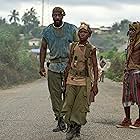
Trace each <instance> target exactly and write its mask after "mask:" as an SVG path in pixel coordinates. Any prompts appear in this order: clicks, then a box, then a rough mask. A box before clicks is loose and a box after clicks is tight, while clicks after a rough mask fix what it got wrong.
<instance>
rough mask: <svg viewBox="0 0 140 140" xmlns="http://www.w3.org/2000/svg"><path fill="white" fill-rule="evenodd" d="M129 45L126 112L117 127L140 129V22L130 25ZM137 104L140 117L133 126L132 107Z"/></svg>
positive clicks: (125, 88)
mask: <svg viewBox="0 0 140 140" xmlns="http://www.w3.org/2000/svg"><path fill="white" fill-rule="evenodd" d="M128 36H129V45H128V47H127V59H126V65H125V70H124V81H123V98H122V103H123V106H124V111H125V118H124V120H123V121H122V122H121V123H120V124H119V125H117V127H119V128H122V127H130V128H140V22H133V23H132V24H130V25H129V31H128ZM134 103H136V104H137V105H138V108H139V117H138V119H137V120H136V121H135V122H134V123H133V124H132V122H131V117H130V107H131V105H133V104H134Z"/></svg>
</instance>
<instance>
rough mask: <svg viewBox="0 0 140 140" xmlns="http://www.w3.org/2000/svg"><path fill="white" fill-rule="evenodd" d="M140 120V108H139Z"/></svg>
mask: <svg viewBox="0 0 140 140" xmlns="http://www.w3.org/2000/svg"><path fill="white" fill-rule="evenodd" d="M139 119H140V107H139Z"/></svg>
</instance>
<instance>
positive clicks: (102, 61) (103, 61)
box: [99, 56, 106, 82]
mask: <svg viewBox="0 0 140 140" xmlns="http://www.w3.org/2000/svg"><path fill="white" fill-rule="evenodd" d="M99 65H100V69H101V70H100V77H99V82H104V78H105V70H104V68H105V65H106V61H105V59H104V58H103V56H101V57H100V60H99Z"/></svg>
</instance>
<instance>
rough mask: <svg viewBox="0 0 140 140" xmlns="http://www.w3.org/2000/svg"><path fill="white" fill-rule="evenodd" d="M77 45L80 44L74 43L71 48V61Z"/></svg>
mask: <svg viewBox="0 0 140 140" xmlns="http://www.w3.org/2000/svg"><path fill="white" fill-rule="evenodd" d="M77 44H78V42H73V43H72V44H71V48H70V58H71V60H72V58H73V55H74V49H75V47H76V45H77Z"/></svg>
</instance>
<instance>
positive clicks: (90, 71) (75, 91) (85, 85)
mask: <svg viewBox="0 0 140 140" xmlns="http://www.w3.org/2000/svg"><path fill="white" fill-rule="evenodd" d="M91 34H92V31H91V29H90V27H89V25H88V24H86V23H84V22H83V23H81V26H80V28H79V31H78V37H79V41H78V42H74V43H72V44H71V49H70V57H69V62H68V65H67V68H66V70H65V82H66V97H65V102H64V105H63V109H62V111H63V113H64V114H65V122H66V124H67V125H68V129H67V133H66V139H67V140H71V139H72V138H73V137H74V138H75V139H80V129H81V125H85V124H86V122H87V121H86V116H87V112H89V105H90V103H91V102H93V101H94V96H95V95H96V94H97V93H98V87H97V83H98V82H97V80H98V67H97V58H96V48H95V46H93V45H91V44H90V43H89V42H88V38H89V37H90V36H91Z"/></svg>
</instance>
